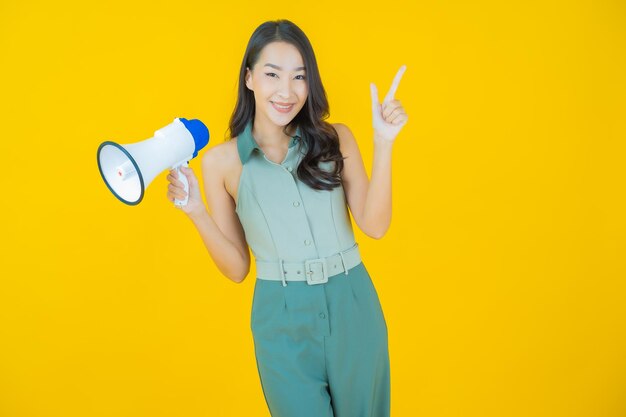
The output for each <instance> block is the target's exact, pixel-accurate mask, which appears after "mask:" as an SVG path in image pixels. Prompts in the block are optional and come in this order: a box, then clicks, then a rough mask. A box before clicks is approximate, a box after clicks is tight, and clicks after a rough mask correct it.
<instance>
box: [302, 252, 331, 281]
mask: <svg viewBox="0 0 626 417" xmlns="http://www.w3.org/2000/svg"><path fill="white" fill-rule="evenodd" d="M317 264H321V268H320V267H318V266H317ZM312 266H313V268H311V267H312ZM304 273H305V274H306V282H307V284H309V285H315V284H323V283H325V282H328V271H327V270H326V260H325V258H317V259H310V260H308V261H304ZM320 273H321V275H322V276H321V277H320Z"/></svg>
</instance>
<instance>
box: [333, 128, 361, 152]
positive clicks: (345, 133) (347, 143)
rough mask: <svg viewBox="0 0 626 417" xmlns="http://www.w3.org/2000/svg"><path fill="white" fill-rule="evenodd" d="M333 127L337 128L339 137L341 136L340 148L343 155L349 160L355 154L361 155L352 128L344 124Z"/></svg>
mask: <svg viewBox="0 0 626 417" xmlns="http://www.w3.org/2000/svg"><path fill="white" fill-rule="evenodd" d="M332 126H333V127H334V128H335V130H336V131H337V135H338V136H339V148H340V151H341V154H342V155H343V156H344V157H346V158H347V157H349V156H350V155H353V154H354V153H355V152H356V153H359V146H358V144H357V142H356V138H355V137H354V135H353V134H352V131H351V130H350V128H349V127H348V126H347V125H345V124H344V123H332Z"/></svg>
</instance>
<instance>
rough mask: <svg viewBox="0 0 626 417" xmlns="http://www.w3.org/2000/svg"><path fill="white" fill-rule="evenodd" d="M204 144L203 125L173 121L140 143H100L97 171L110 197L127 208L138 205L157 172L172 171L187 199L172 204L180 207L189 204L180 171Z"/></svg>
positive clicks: (187, 184)
mask: <svg viewBox="0 0 626 417" xmlns="http://www.w3.org/2000/svg"><path fill="white" fill-rule="evenodd" d="M207 143H209V130H208V129H207V127H206V126H205V125H204V123H202V122H201V121H200V120H198V119H192V120H187V119H183V118H176V119H174V121H173V122H172V123H170V124H169V125H167V126H165V127H163V128H161V129H159V130H157V131H156V132H154V136H153V137H151V138H150V139H146V140H143V141H141V142H137V143H133V144H127V145H119V144H117V143H115V142H111V141H107V142H103V143H102V144H101V145H100V147H98V169H99V170H100V175H102V179H104V182H105V183H106V185H107V187H109V190H111V192H112V193H113V195H115V197H117V198H118V199H119V200H120V201H122V202H124V203H126V204H129V205H137V204H139V202H140V201H141V200H142V199H143V195H144V191H145V189H146V188H147V187H148V185H150V183H151V182H152V180H153V179H154V178H155V177H156V176H157V175H158V174H159V173H160V172H162V171H164V170H165V169H168V168H171V169H176V170H177V172H178V179H179V180H180V181H181V182H183V183H184V184H185V192H186V193H187V196H185V199H184V200H175V201H174V203H175V204H176V205H177V206H184V205H186V204H187V201H188V200H189V183H188V182H187V177H186V176H185V174H183V173H182V172H181V171H180V167H181V166H188V165H189V164H188V162H189V161H190V160H191V159H193V158H195V157H196V156H197V155H198V151H200V150H201V149H202V148H204V147H205V146H206V144H207Z"/></svg>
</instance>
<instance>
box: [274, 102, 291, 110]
mask: <svg viewBox="0 0 626 417" xmlns="http://www.w3.org/2000/svg"><path fill="white" fill-rule="evenodd" d="M273 104H274V106H276V107H278V108H279V109H288V108H290V107H291V106H293V104H290V105H289V106H281V105H280V104H276V103H273Z"/></svg>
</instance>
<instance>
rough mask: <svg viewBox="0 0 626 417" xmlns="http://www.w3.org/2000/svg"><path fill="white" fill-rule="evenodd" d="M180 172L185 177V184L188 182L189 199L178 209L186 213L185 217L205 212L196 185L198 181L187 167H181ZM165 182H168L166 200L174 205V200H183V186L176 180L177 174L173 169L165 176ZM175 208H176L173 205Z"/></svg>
mask: <svg viewBox="0 0 626 417" xmlns="http://www.w3.org/2000/svg"><path fill="white" fill-rule="evenodd" d="M180 169H181V172H182V173H183V174H184V175H185V176H186V177H187V182H189V199H188V201H187V204H186V205H184V206H181V207H180V208H181V209H182V210H183V211H184V212H185V213H187V215H190V214H194V213H200V212H201V211H202V210H206V207H205V206H204V202H203V201H202V196H201V195H200V187H199V185H198V179H197V178H196V176H195V175H194V173H193V170H192V169H191V168H189V167H185V166H181V167H180ZM167 180H168V181H169V182H170V184H169V185H168V189H167V199H168V200H169V201H170V202H171V203H172V204H174V199H177V200H184V199H185V196H186V195H187V194H186V193H185V186H184V184H183V183H182V181H180V180H179V179H178V172H177V170H175V169H172V170H170V173H169V174H168V175H167ZM175 207H178V206H176V205H175Z"/></svg>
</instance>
